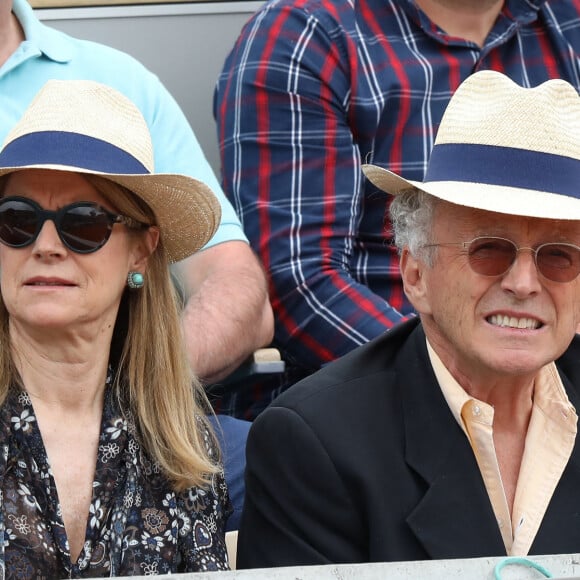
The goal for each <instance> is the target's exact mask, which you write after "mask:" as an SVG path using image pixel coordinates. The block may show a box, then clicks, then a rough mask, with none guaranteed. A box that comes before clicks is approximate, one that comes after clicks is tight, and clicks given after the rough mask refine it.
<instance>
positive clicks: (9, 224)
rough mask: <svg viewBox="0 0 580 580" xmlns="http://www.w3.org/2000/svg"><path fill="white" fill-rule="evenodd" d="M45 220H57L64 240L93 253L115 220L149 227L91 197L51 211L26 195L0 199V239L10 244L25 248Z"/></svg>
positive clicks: (77, 249) (69, 245) (71, 247)
mask: <svg viewBox="0 0 580 580" xmlns="http://www.w3.org/2000/svg"><path fill="white" fill-rule="evenodd" d="M46 220H51V221H53V222H54V225H55V226H56V231H57V232H58V235H59V237H60V239H61V241H62V243H63V244H64V245H65V246H66V247H67V248H68V249H69V250H72V251H73V252H76V253H78V254H90V253H92V252H96V251H97V250H98V249H100V248H102V247H103V246H104V245H105V244H106V243H107V240H108V239H109V237H110V236H111V232H112V230H113V225H114V224H118V223H123V224H125V225H127V226H129V227H133V228H136V227H146V226H145V225H144V224H141V223H140V222H138V221H136V220H133V219H131V218H129V217H126V216H122V215H119V214H115V213H112V212H110V211H108V210H106V209H105V208H104V207H101V206H100V205H99V204H97V203H93V202H90V201H79V202H76V203H71V204H70V205H66V206H65V207H62V208H60V209H59V210H57V211H51V210H47V209H43V208H42V207H41V206H40V205H38V204H37V203H36V202H35V201H32V200H31V199H27V198H25V197H5V198H3V199H0V242H2V243H3V244H5V245H7V246H10V247H11V248H25V247H26V246H29V245H30V244H32V243H33V242H34V241H35V240H36V238H37V237H38V234H39V233H40V230H41V229H42V226H43V225H44V222H46Z"/></svg>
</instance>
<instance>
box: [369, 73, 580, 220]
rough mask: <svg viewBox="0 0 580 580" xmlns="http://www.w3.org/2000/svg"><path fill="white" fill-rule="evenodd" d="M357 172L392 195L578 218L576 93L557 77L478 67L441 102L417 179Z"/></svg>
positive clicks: (375, 170) (374, 169)
mask: <svg viewBox="0 0 580 580" xmlns="http://www.w3.org/2000/svg"><path fill="white" fill-rule="evenodd" d="M363 171H364V173H365V175H366V176H367V178H368V179H369V180H370V181H371V182H372V183H373V184H374V185H376V186H377V187H379V188H380V189H382V190H383V191H385V192H387V193H390V194H393V195H396V194H398V193H401V192H403V191H408V190H409V189H410V188H411V189H421V190H423V191H425V192H427V193H429V194H431V195H433V196H435V197H438V198H440V199H443V200H445V201H449V202H451V203H455V204H458V205H463V206H467V207H473V208H477V209H482V210H487V211H493V212H500V213H507V214H514V215H521V216H529V217H539V218H550V219H561V220H580V97H579V96H578V93H577V91H576V89H575V88H574V87H573V86H572V85H570V84H568V83H567V82H565V81H563V80H557V79H556V80H550V81H546V82H544V83H543V84H541V85H539V86H537V87H535V88H523V87H521V86H519V85H517V84H516V83H514V82H513V81H512V80H510V79H509V78H508V77H506V76H505V75H503V74H500V73H498V72H495V71H481V72H477V73H475V74H473V75H471V76H470V77H468V78H467V79H466V80H465V81H464V82H463V83H462V84H461V85H460V86H459V88H458V89H457V91H456V92H455V94H454V95H453V97H452V98H451V100H450V102H449V105H448V106H447V109H446V111H445V113H444V115H443V119H442V120H441V124H440V126H439V130H438V132H437V138H436V140H435V145H434V147H433V151H432V153H431V157H430V159H429V163H428V167H427V172H426V174H425V179H424V181H423V182H414V181H408V180H406V179H403V178H402V177H400V176H398V175H396V174H395V173H392V172H391V171H388V170H386V169H384V168H381V167H378V166H376V165H363Z"/></svg>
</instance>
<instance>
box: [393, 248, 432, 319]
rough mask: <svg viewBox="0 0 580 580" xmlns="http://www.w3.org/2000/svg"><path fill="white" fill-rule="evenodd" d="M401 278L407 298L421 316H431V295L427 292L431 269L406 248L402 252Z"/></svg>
mask: <svg viewBox="0 0 580 580" xmlns="http://www.w3.org/2000/svg"><path fill="white" fill-rule="evenodd" d="M400 265H401V278H402V280H403V289H404V290H405V294H406V295H407V298H408V299H409V301H410V302H411V304H412V305H413V307H414V308H415V310H416V311H417V312H418V313H419V314H430V313H431V305H430V303H429V293H428V290H427V284H426V277H428V270H429V267H428V266H426V265H425V263H424V262H423V261H422V260H420V259H418V258H416V257H415V256H413V255H412V254H411V252H409V249H408V248H404V249H403V251H402V252H401V260H400Z"/></svg>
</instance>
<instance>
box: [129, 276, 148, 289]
mask: <svg viewBox="0 0 580 580" xmlns="http://www.w3.org/2000/svg"><path fill="white" fill-rule="evenodd" d="M143 284H145V278H143V274H141V272H129V274H128V275H127V286H129V288H131V290H138V289H139V288H143Z"/></svg>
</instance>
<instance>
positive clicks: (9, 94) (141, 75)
mask: <svg viewBox="0 0 580 580" xmlns="http://www.w3.org/2000/svg"><path fill="white" fill-rule="evenodd" d="M12 11H13V12H14V14H15V15H16V17H17V18H18V20H19V21H20V24H21V25H22V28H23V30H24V35H25V37H26V40H25V41H24V42H23V43H22V44H21V45H20V47H19V48H18V49H17V50H16V52H15V53H14V54H13V55H12V56H11V57H10V58H9V59H8V61H7V62H6V63H4V65H3V66H2V67H0V143H3V142H4V139H5V137H6V135H7V133H8V131H9V130H10V129H11V128H12V127H13V126H14V125H15V124H16V122H17V121H18V120H19V119H20V117H21V116H22V114H23V112H24V110H25V109H26V107H27V106H28V105H29V103H30V101H32V99H33V97H34V96H35V95H36V93H37V92H38V91H39V90H40V88H41V87H42V86H43V85H44V83H45V82H46V81H47V80H49V79H82V80H94V81H98V82H101V83H104V84H107V85H109V86H111V87H114V88H115V89H117V90H118V91H120V92H121V93H124V94H125V95H126V96H127V97H128V98H129V99H131V100H132V101H133V102H134V103H135V104H136V105H137V107H139V109H140V110H141V113H142V114H143V116H144V117H145V120H146V121H147V124H148V126H149V130H150V132H151V138H152V141H153V150H154V156H155V172H156V173H182V174H185V175H190V176H191V177H194V178H196V179H199V180H200V181H203V182H204V183H206V184H207V185H209V187H210V188H211V189H212V191H213V192H214V193H215V195H216V197H217V198H218V199H219V201H220V203H221V207H222V218H221V223H220V226H219V228H218V230H217V232H216V234H215V235H214V237H213V238H212V239H211V240H210V241H209V242H208V244H207V245H206V247H210V246H213V245H216V244H219V243H221V242H225V241H229V240H243V241H246V242H247V239H246V236H245V235H244V232H243V230H242V227H241V225H240V221H239V219H238V217H237V216H236V213H235V211H234V208H233V207H232V205H231V204H230V202H229V201H228V200H227V198H226V197H225V195H224V193H223V191H222V188H221V186H220V184H219V181H218V180H217V178H216V176H215V173H214V172H213V170H212V168H211V166H210V164H209V163H208V161H207V159H206V158H205V155H204V153H203V151H202V149H201V146H200V145H199V142H198V141H197V138H196V137H195V135H194V133H193V130H192V129H191V127H190V125H189V123H188V121H187V119H186V117H185V115H184V113H183V112H182V110H181V109H180V107H179V105H178V104H177V102H176V101H175V99H174V98H173V97H172V96H171V95H170V94H169V92H168V91H167V89H166V88H165V87H164V85H163V84H162V83H161V81H160V80H159V79H158V78H157V76H155V75H154V74H153V73H151V72H150V71H149V70H147V69H146V68H145V67H144V66H143V65H142V64H141V63H139V62H138V61H137V60H135V59H134V58H133V57H131V56H129V55H128V54H126V53H123V52H120V51H118V50H116V49H113V48H111V47H108V46H104V45H102V44H98V43H95V42H91V41H87V40H79V39H76V38H73V37H71V36H68V35H67V34H64V33H63V32H60V31H58V30H55V29H53V28H49V27H47V26H45V25H44V24H42V23H41V22H40V21H39V20H38V19H37V17H36V15H35V14H34V12H33V10H32V8H31V7H30V5H29V4H28V2H26V0H14V3H13V8H12Z"/></svg>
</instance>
